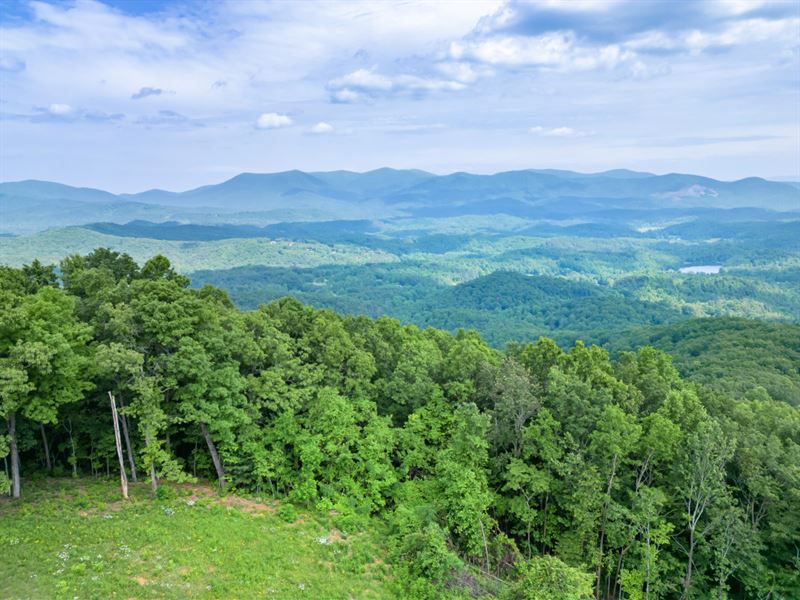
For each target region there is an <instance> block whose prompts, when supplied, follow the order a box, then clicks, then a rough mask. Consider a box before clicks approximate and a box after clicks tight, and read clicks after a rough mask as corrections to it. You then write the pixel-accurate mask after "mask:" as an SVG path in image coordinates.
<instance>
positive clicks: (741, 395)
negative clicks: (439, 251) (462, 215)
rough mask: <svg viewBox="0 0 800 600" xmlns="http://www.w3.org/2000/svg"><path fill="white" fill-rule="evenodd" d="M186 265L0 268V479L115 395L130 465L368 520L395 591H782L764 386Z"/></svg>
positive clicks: (788, 538)
mask: <svg viewBox="0 0 800 600" xmlns="http://www.w3.org/2000/svg"><path fill="white" fill-rule="evenodd" d="M188 284H189V281H188V279H187V278H185V277H183V276H181V275H178V274H177V273H175V271H174V270H173V269H172V267H171V265H170V263H169V261H168V260H167V259H166V258H164V257H162V256H156V257H154V258H152V259H150V260H148V261H147V262H146V263H145V264H144V265H143V266H142V267H140V266H139V265H137V264H136V263H135V262H134V261H133V260H132V259H131V258H130V257H128V256H127V255H124V254H119V253H116V252H112V251H108V250H103V249H99V250H95V251H93V252H91V253H90V254H88V255H86V256H77V255H76V256H70V257H68V258H66V259H64V260H63V261H62V262H61V265H60V276H56V272H55V270H54V268H53V267H49V266H43V265H41V264H39V263H33V264H31V265H28V266H26V267H23V268H21V269H13V268H7V267H4V268H0V415H1V416H2V417H4V420H5V429H4V430H0V431H2V433H3V436H2V437H0V454H2V455H6V456H7V458H8V459H9V462H10V464H11V467H10V470H9V471H8V473H7V475H0V478H2V479H0V485H2V486H3V487H5V488H7V489H10V491H12V493H13V494H14V495H19V494H21V493H24V490H22V482H21V481H20V478H19V477H18V474H19V473H20V471H21V473H22V474H23V475H26V476H27V475H29V474H31V473H33V472H35V471H37V470H46V469H48V468H49V469H50V470H51V471H52V472H54V473H59V472H63V470H65V469H67V470H70V471H72V472H73V473H75V474H81V473H85V474H90V473H91V474H94V473H96V472H97V471H98V470H99V465H100V464H103V465H104V464H105V460H106V458H108V457H109V456H116V455H115V449H114V442H113V428H112V427H111V413H110V410H109V406H108V394H109V393H111V394H112V395H114V396H115V398H116V399H117V400H118V402H119V404H120V406H121V407H122V408H121V411H122V415H123V416H122V419H121V424H123V426H124V430H125V432H126V435H125V438H126V444H125V447H126V448H125V449H126V462H127V464H128V467H129V470H130V474H131V476H132V477H134V478H135V477H136V474H135V473H138V476H140V477H142V478H147V479H150V481H151V483H152V486H153V489H154V491H155V490H156V489H157V486H158V484H159V482H160V481H164V480H171V481H180V480H185V479H188V478H193V477H208V476H210V477H213V478H214V479H216V480H217V481H218V484H219V485H220V487H223V488H225V487H227V488H231V487H236V488H240V489H252V490H260V491H264V492H267V493H270V494H272V495H273V496H275V497H281V498H285V499H287V500H289V501H291V502H295V503H298V504H304V505H308V506H313V507H315V508H317V509H320V510H330V509H335V510H336V511H337V512H338V513H339V514H340V515H342V516H343V518H346V519H349V522H350V523H351V524H353V526H357V524H358V523H359V522H363V521H364V520H365V519H370V518H377V519H381V520H384V521H385V522H386V523H387V526H388V531H389V532H390V533H389V538H388V541H387V544H388V546H389V549H390V555H391V556H392V558H393V562H394V573H395V576H396V577H398V578H399V580H400V582H401V583H402V585H403V586H404V588H405V590H406V595H407V596H408V597H416V598H437V597H442V596H443V595H446V594H452V595H455V594H458V593H464V594H469V593H476V594H477V593H486V594H488V593H492V594H495V595H498V596H502V597H508V598H531V599H532V598H536V599H538V598H553V597H559V598H575V599H579V598H588V597H592V596H594V597H597V598H618V597H621V596H623V595H625V596H627V597H630V598H678V597H696V598H701V597H703V598H705V597H719V598H722V597H735V598H760V597H767V596H770V597H774V598H794V597H798V596H800V586H799V584H798V580H797V577H796V574H797V569H798V566H800V565H798V559H797V547H798V540H800V468H799V467H798V465H800V414H799V413H798V410H797V408H796V407H793V406H790V405H789V404H787V403H786V402H783V401H781V400H778V399H776V398H773V397H771V395H770V392H769V391H768V389H767V388H766V387H752V388H748V389H744V388H742V387H741V386H742V385H744V383H743V382H744V380H742V381H738V382H735V383H734V384H731V387H730V388H728V387H727V386H726V385H716V386H713V387H710V386H706V385H703V383H702V381H703V380H704V377H702V376H701V377H699V381H700V382H701V383H692V382H689V381H686V380H684V379H683V378H682V377H681V376H680V374H679V372H678V370H677V369H676V368H675V367H674V366H673V364H672V360H671V359H670V357H669V356H668V355H667V354H665V353H663V352H662V351H660V350H656V349H654V348H652V347H649V346H646V347H643V348H641V349H639V350H638V351H636V352H622V353H620V354H619V356H618V357H617V358H616V360H613V361H612V360H610V359H609V355H608V353H607V352H606V351H605V350H603V349H601V348H599V347H596V346H591V347H587V346H584V345H583V344H582V343H576V344H575V345H574V346H573V347H571V348H570V349H569V350H567V351H564V350H562V349H561V348H559V347H558V346H557V345H556V344H555V342H553V341H552V340H549V339H546V338H542V339H539V340H538V341H536V342H527V343H520V344H514V345H511V346H510V347H509V348H508V349H507V351H505V352H500V351H498V350H496V349H494V348H492V347H490V346H489V345H487V344H486V343H485V342H484V341H483V340H482V339H481V338H480V337H479V336H478V335H477V334H476V333H474V332H470V331H464V330H461V331H459V332H458V333H457V334H455V335H453V334H450V333H447V332H444V331H441V330H437V329H432V328H428V329H424V330H421V329H419V328H418V327H415V326H412V325H408V326H403V325H401V324H400V322H399V321H396V320H394V319H389V318H378V319H370V318H366V317H346V316H341V315H338V314H336V313H334V312H332V311H330V310H315V309H313V308H310V307H308V306H304V305H302V304H300V303H299V302H297V301H296V300H292V299H290V298H286V299H281V300H277V301H274V302H272V303H270V304H268V305H263V306H260V307H259V308H257V309H256V310H253V311H240V310H238V309H236V308H235V307H234V306H233V305H232V303H231V301H230V300H229V298H228V296H227V295H226V294H225V293H224V292H223V291H221V290H219V289H216V288H213V287H210V286H204V287H202V288H200V289H190V288H188ZM774 327H775V328H776V329H775V339H776V340H780V338H781V336H782V335H783V330H782V329H781V328H782V327H783V326H782V325H779V324H778V325H775V326H774ZM726 335H728V337H727V338H726V339H727V340H728V342H730V344H728V342H726V345H725V347H728V345H731V346H733V345H734V344H733V342H734V341H735V339H734V338H732V337H730V336H732V335H734V334H726ZM676 347H677V345H676ZM730 356H731V357H734V360H736V358H735V356H736V354H735V352H734V351H733V350H732V351H731V354H730ZM715 360H719V361H722V358H718V359H715ZM750 364H751V365H753V364H755V363H754V362H753V361H751V362H750ZM753 368H755V367H753ZM695 372H698V373H702V369H701V370H698V371H695ZM710 372H712V373H713V372H714V371H713V369H712V370H711V371H710ZM753 383H757V381H756V380H755V379H754V381H753ZM779 387H780V386H779ZM212 459H213V460H212Z"/></svg>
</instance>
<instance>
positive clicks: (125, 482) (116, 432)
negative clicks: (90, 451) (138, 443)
mask: <svg viewBox="0 0 800 600" xmlns="http://www.w3.org/2000/svg"><path fill="white" fill-rule="evenodd" d="M108 399H109V400H110V401H111V418H112V420H113V421H114V441H115V442H116V444H117V458H119V482H120V486H121V487H122V497H123V498H125V499H126V500H127V499H128V476H127V475H125V459H124V458H122V440H121V439H120V435H119V415H118V414H117V401H116V400H115V399H114V395H113V394H112V393H111V392H108Z"/></svg>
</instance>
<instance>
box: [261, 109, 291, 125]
mask: <svg viewBox="0 0 800 600" xmlns="http://www.w3.org/2000/svg"><path fill="white" fill-rule="evenodd" d="M292 123H293V121H292V119H291V117H289V116H288V115H281V114H278V113H263V114H262V115H261V116H260V117H258V119H256V129H279V128H281V127H289V125H291V124H292Z"/></svg>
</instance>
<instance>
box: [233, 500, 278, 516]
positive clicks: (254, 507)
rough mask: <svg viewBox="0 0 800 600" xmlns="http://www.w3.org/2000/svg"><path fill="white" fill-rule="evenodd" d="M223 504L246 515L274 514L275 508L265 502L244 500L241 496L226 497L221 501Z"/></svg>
mask: <svg viewBox="0 0 800 600" xmlns="http://www.w3.org/2000/svg"><path fill="white" fill-rule="evenodd" d="M221 503H222V505H223V506H228V507H230V508H238V509H239V510H241V511H242V512H246V513H255V514H258V513H274V512H275V508H274V507H272V506H269V505H268V504H264V503H263V502H256V501H255V500H249V499H247V498H242V497H241V496H225V497H224V498H222V499H221Z"/></svg>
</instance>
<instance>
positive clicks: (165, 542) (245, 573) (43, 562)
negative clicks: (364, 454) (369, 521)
mask: <svg viewBox="0 0 800 600" xmlns="http://www.w3.org/2000/svg"><path fill="white" fill-rule="evenodd" d="M24 483H25V488H24V498H23V499H21V500H19V501H11V500H8V499H2V500H0V556H1V557H2V559H1V560H0V598H187V597H189V598H192V597H198V598H203V597H205V598H303V597H308V598H388V597H394V595H393V594H392V593H391V592H390V590H389V588H388V586H389V584H390V582H391V577H390V572H389V568H388V566H386V565H385V563H384V562H383V554H382V551H381V548H380V546H379V544H378V543H377V537H378V536H377V534H376V533H375V532H351V533H349V534H348V533H347V532H341V531H339V530H338V529H336V528H335V526H334V524H333V517H331V516H329V515H326V514H319V513H313V512H304V511H297V512H296V513H295V512H294V511H277V510H276V505H275V504H273V503H271V502H269V501H268V500H265V499H260V498H242V497H239V496H227V497H220V496H219V495H217V494H216V493H214V492H213V491H212V490H211V489H210V488H208V487H205V486H187V487H179V488H173V489H174V490H175V491H176V494H167V495H168V496H174V497H172V498H170V499H154V498H153V497H152V495H151V494H150V491H149V488H148V487H147V486H146V485H142V484H138V485H132V487H131V499H130V500H128V501H125V502H123V501H121V500H120V499H119V489H118V487H117V486H116V485H115V484H114V483H113V482H110V481H103V480H94V479H92V480H89V479H79V480H69V479H48V480H40V481H38V482H31V481H25V482H24ZM287 514H289V515H291V516H290V517H289V518H288V519H287ZM295 514H296V516H297V518H296V520H294V521H292V522H288V521H289V520H290V519H291V518H294V516H295Z"/></svg>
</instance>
